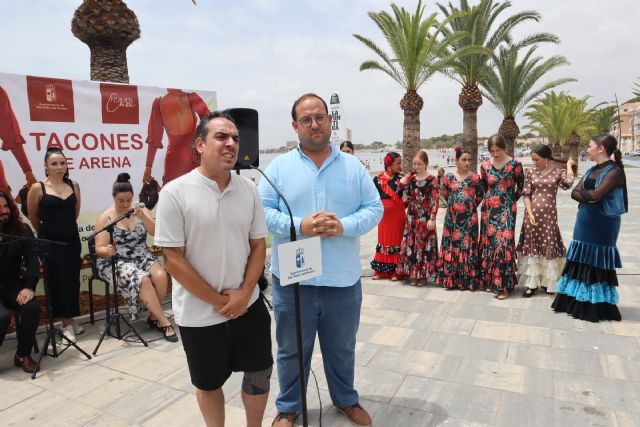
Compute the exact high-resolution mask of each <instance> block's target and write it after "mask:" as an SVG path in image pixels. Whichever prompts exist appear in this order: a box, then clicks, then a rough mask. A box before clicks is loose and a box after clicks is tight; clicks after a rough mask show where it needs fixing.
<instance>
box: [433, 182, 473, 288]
mask: <svg viewBox="0 0 640 427" xmlns="http://www.w3.org/2000/svg"><path fill="white" fill-rule="evenodd" d="M440 194H441V195H442V197H443V198H444V199H445V200H446V201H447V215H446V216H445V218H444V228H443V231H442V245H441V249H440V257H439V258H438V268H437V275H436V283H437V284H439V285H442V286H445V287H447V288H449V289H454V288H458V289H461V290H464V289H469V290H475V289H478V288H479V287H480V284H479V280H478V279H479V276H480V272H479V268H480V262H479V259H480V258H479V257H478V255H479V253H478V206H479V205H480V203H481V202H482V198H483V196H484V188H483V187H482V182H481V180H480V176H478V174H475V173H471V174H470V175H469V176H468V177H466V178H465V179H463V180H462V181H459V180H458V178H456V176H455V175H454V174H451V173H448V174H446V175H445V176H444V177H443V178H442V185H441V186H440Z"/></svg>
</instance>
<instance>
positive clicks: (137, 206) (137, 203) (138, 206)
mask: <svg viewBox="0 0 640 427" xmlns="http://www.w3.org/2000/svg"><path fill="white" fill-rule="evenodd" d="M135 206H136V208H138V209H144V208H145V205H144V203H142V202H136V203H135Z"/></svg>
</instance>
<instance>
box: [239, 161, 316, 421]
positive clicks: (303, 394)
mask: <svg viewBox="0 0 640 427" xmlns="http://www.w3.org/2000/svg"><path fill="white" fill-rule="evenodd" d="M249 167H250V168H251V169H253V170H257V171H258V172H260V173H261V174H262V176H263V177H264V179H266V180H267V182H268V183H269V185H271V187H273V189H274V190H275V191H276V193H278V196H279V197H280V198H281V199H282V201H283V202H284V204H285V206H286V207H287V212H288V213H289V238H290V240H291V241H292V242H295V241H296V240H298V239H297V236H296V227H295V225H294V224H293V214H292V213H291V208H290V207H289V203H288V202H287V199H285V198H284V196H283V195H282V193H281V192H280V191H279V190H278V188H277V187H276V186H275V184H274V183H273V182H271V180H270V179H269V178H268V177H267V175H265V173H264V172H262V170H260V169H258V168H257V167H255V166H249ZM238 172H239V171H238ZM292 286H293V296H294V301H295V317H296V341H297V345H298V379H299V382H300V401H301V405H302V425H303V426H304V427H307V426H308V425H309V421H308V417H307V387H306V382H305V376H304V351H303V347H302V320H301V313H300V282H295V283H293V285H292ZM320 412H321V413H322V408H320Z"/></svg>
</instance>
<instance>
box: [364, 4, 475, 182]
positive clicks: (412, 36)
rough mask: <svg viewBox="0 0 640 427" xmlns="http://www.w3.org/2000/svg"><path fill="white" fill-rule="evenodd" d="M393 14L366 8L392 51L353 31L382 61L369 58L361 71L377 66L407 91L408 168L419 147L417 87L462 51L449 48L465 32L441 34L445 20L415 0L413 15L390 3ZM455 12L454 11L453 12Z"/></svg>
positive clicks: (405, 138) (405, 132) (404, 105)
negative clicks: (425, 11)
mask: <svg viewBox="0 0 640 427" xmlns="http://www.w3.org/2000/svg"><path fill="white" fill-rule="evenodd" d="M391 9H392V12H393V14H390V13H388V12H386V11H381V12H369V13H368V15H369V17H370V18H371V19H372V20H373V22H375V23H376V25H377V26H378V28H380V31H382V34H383V35H384V37H385V39H386V41H387V43H388V44H389V48H390V49H391V53H387V52H385V51H384V50H382V48H380V47H379V46H378V45H377V44H376V43H374V42H373V41H372V40H370V39H368V38H366V37H364V36H361V35H359V34H354V35H353V36H354V37H355V38H356V39H358V40H360V41H361V42H362V43H364V45H365V46H367V47H368V48H369V49H371V50H373V51H374V52H375V53H376V55H378V56H379V57H380V59H381V60H382V62H378V61H375V60H370V61H366V62H363V63H362V64H361V65H360V71H364V70H379V71H382V72H383V73H385V74H387V75H388V76H389V77H391V78H392V79H393V80H395V81H396V82H397V83H398V84H399V85H400V86H402V87H403V88H404V89H405V90H406V93H405V95H404V96H403V98H402V100H401V101H400V108H402V110H403V111H404V123H403V132H402V134H403V135H402V143H403V144H402V147H403V148H402V155H403V158H404V162H403V166H404V167H405V170H409V169H411V161H412V159H413V156H414V155H415V153H416V152H417V151H418V150H419V148H420V111H421V110H422V106H423V104H424V103H423V100H422V97H421V96H420V95H418V89H419V88H420V86H421V85H422V84H423V83H425V82H426V81H427V80H428V79H429V78H430V77H431V76H433V75H434V74H436V73H437V72H439V71H440V70H442V69H444V68H445V67H447V66H449V64H450V62H451V61H452V60H453V59H455V58H457V57H458V56H460V55H462V54H464V52H453V53H452V52H450V51H449V46H450V45H452V44H453V43H455V42H456V41H457V40H459V39H460V38H462V37H465V36H466V34H464V33H450V34H447V35H446V36H443V35H442V32H443V28H444V26H445V25H446V24H447V23H448V21H444V22H442V23H438V21H437V20H436V15H437V14H436V13H434V14H432V15H430V16H428V17H426V18H425V17H424V9H425V6H423V5H422V0H420V1H418V5H417V7H416V11H415V13H414V14H413V15H412V14H411V13H410V12H409V11H407V10H406V9H405V8H404V7H398V6H397V5H396V4H392V5H391ZM456 16H457V15H456Z"/></svg>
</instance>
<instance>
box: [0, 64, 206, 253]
mask: <svg viewBox="0 0 640 427" xmlns="http://www.w3.org/2000/svg"><path fill="white" fill-rule="evenodd" d="M216 108H217V101H216V93H215V92H213V91H201V90H197V91H190V90H180V89H166V88H158V87H148V86H134V85H122V84H114V83H101V82H91V81H72V80H65V79H57V78H49V77H34V76H23V75H14V74H2V73H0V148H2V150H1V151H0V156H1V157H0V189H3V187H4V188H6V186H9V187H11V192H12V195H13V196H14V197H15V196H17V194H18V191H19V190H20V189H21V188H22V187H23V186H24V185H25V184H26V183H27V181H32V180H33V178H35V180H37V181H42V180H44V178H45V174H44V155H45V152H46V150H47V148H49V147H54V146H55V147H59V148H60V149H62V151H63V152H64V154H65V156H66V157H67V159H68V166H69V173H70V178H71V180H72V181H75V182H78V183H79V185H80V190H81V195H82V208H81V212H80V216H79V218H78V228H79V232H80V235H81V237H85V238H86V236H87V235H88V234H90V233H91V230H92V228H93V225H94V224H95V220H96V217H97V215H98V214H99V213H100V212H102V211H103V210H104V209H106V208H107V207H108V206H110V205H111V204H112V203H113V199H112V196H111V185H112V183H113V182H114V181H115V179H116V177H117V175H118V173H120V172H127V173H129V174H130V175H131V183H132V184H133V187H134V192H135V196H134V197H137V195H138V193H139V192H140V189H141V187H142V179H143V174H144V170H145V166H146V165H147V164H152V172H151V175H152V176H153V177H154V178H155V179H156V180H157V181H158V183H159V184H160V185H162V184H163V181H164V183H166V182H168V181H170V180H171V179H174V178H176V177H177V176H180V175H182V174H184V173H186V172H188V171H189V170H191V169H193V167H194V163H193V156H192V152H191V140H192V139H193V134H194V132H195V127H196V125H197V123H198V121H199V119H200V117H203V116H204V115H206V114H208V113H209V111H213V110H215V109H216ZM165 160H166V161H165ZM165 165H166V167H165ZM29 169H31V170H32V172H33V175H34V176H33V177H32V176H31V175H30V173H29V172H28V170H29ZM83 240H84V239H83Z"/></svg>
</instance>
